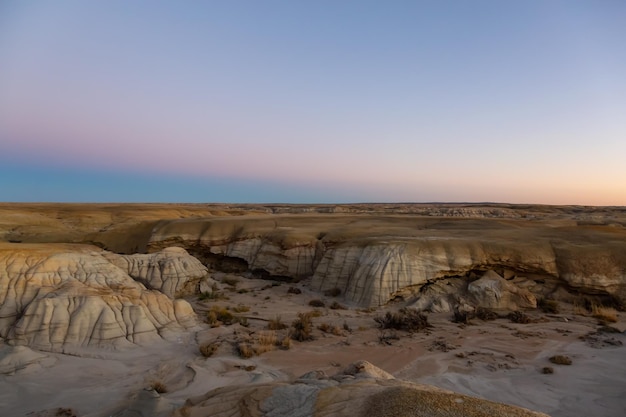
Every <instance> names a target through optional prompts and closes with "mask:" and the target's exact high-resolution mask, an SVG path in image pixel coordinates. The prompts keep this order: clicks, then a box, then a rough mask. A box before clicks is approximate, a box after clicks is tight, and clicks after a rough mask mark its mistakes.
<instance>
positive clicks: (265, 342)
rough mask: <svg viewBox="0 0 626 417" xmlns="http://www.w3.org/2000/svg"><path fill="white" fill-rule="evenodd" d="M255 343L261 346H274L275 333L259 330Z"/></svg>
mask: <svg viewBox="0 0 626 417" xmlns="http://www.w3.org/2000/svg"><path fill="white" fill-rule="evenodd" d="M257 341H258V343H259V345H261V346H274V345H275V344H276V332H275V331H273V330H261V331H260V332H259V334H258V337H257Z"/></svg>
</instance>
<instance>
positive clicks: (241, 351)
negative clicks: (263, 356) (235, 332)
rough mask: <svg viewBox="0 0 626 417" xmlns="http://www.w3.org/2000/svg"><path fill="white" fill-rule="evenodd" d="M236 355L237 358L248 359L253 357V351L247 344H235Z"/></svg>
mask: <svg viewBox="0 0 626 417" xmlns="http://www.w3.org/2000/svg"><path fill="white" fill-rule="evenodd" d="M237 354H238V355H239V357H241V358H244V359H248V358H251V357H253V356H254V349H252V346H251V345H250V344H249V343H247V342H240V343H238V344H237Z"/></svg>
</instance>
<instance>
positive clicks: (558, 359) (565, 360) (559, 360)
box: [550, 355, 572, 365]
mask: <svg viewBox="0 0 626 417" xmlns="http://www.w3.org/2000/svg"><path fill="white" fill-rule="evenodd" d="M550 362H552V363H555V364H557V365H571V364H572V360H571V359H570V358H569V356H565V355H554V356H552V357H550Z"/></svg>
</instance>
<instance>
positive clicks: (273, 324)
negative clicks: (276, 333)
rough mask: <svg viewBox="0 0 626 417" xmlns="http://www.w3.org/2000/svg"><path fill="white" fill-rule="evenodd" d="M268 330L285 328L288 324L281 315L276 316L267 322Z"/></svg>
mask: <svg viewBox="0 0 626 417" xmlns="http://www.w3.org/2000/svg"><path fill="white" fill-rule="evenodd" d="M267 328H268V330H283V329H286V328H287V325H286V324H285V323H283V322H282V320H281V318H280V316H276V317H274V318H273V319H271V320H270V321H269V322H268V323H267Z"/></svg>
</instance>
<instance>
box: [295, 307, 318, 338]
mask: <svg viewBox="0 0 626 417" xmlns="http://www.w3.org/2000/svg"><path fill="white" fill-rule="evenodd" d="M290 336H291V338H292V339H293V340H297V341H298V342H304V341H307V340H313V314H312V312H308V313H298V318H297V319H295V320H294V321H293V323H291V335H290Z"/></svg>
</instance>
